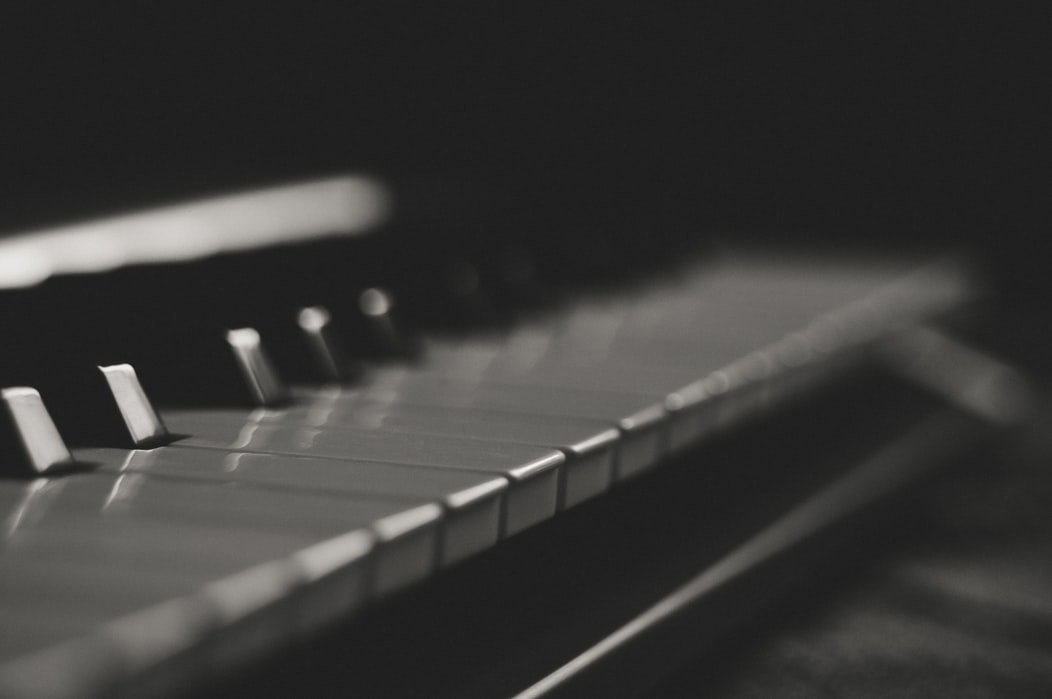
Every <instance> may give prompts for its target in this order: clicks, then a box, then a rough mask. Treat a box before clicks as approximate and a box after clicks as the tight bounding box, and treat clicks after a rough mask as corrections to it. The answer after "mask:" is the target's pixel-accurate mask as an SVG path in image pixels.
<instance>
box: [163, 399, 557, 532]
mask: <svg viewBox="0 0 1052 699" xmlns="http://www.w3.org/2000/svg"><path fill="white" fill-rule="evenodd" d="M165 420H166V421H167V422H168V424H169V426H170V427H171V429H172V430H173V431H174V432H178V433H181V434H187V435H189V436H188V437H186V438H185V439H183V440H181V441H179V442H178V444H179V445H181V446H189V447H203V448H208V449H217V448H218V449H227V450H245V451H259V452H272V453H276V454H289V455H293V456H314V457H321V458H326V459H339V460H352V461H386V462H390V463H393V464H416V465H419V466H429V467H434V468H450V469H457V470H461V471H474V472H482V473H489V474H499V475H502V476H504V477H506V478H507V479H508V481H509V488H508V492H507V496H506V507H505V512H504V520H503V525H502V526H503V533H504V534H505V535H511V534H515V533H518V532H520V531H522V530H524V529H526V528H528V527H531V526H533V525H535V524H538V523H540V522H542V521H544V520H546V519H548V518H550V517H552V516H553V515H554V514H555V511H556V505H557V502H558V485H559V473H560V470H561V467H562V464H563V463H564V462H565V460H566V457H565V456H564V455H563V454H562V452H559V451H556V450H554V449H545V448H542V447H530V446H523V445H517V444H506V443H497V442H483V441H479V440H467V439H457V438H452V437H444V436H439V435H421V434H409V433H388V432H378V431H376V430H339V431H336V430H320V429H316V428H310V427H283V426H282V427H279V426H274V425H265V424H260V423H258V422H252V423H247V424H246V423H243V422H242V423H238V422H229V423H220V422H217V421H215V420H210V419H204V420H199V419H197V418H195V417H194V415H193V413H179V414H171V413H165Z"/></svg>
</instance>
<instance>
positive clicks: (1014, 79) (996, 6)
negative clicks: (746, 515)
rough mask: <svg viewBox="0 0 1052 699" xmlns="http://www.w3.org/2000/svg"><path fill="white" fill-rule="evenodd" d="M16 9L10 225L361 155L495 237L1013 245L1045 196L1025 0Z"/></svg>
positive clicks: (1032, 33)
mask: <svg viewBox="0 0 1052 699" xmlns="http://www.w3.org/2000/svg"><path fill="white" fill-rule="evenodd" d="M26 4H27V5H28V4H29V3H26ZM18 12H19V13H22V14H21V15H20V16H15V12H13V11H12V10H11V9H8V10H5V12H4V13H3V14H4V17H3V21H2V22H0V25H2V28H0V34H2V36H0V38H2V39H3V40H2V41H0V47H2V48H0V52H2V53H0V72H2V73H3V88H2V91H0V100H2V102H0V127H2V128H0V139H2V140H0V146H2V158H0V231H8V232H10V231H14V230H18V229H19V228H24V227H35V226H37V225H44V224H47V223H50V222H56V221H63V220H67V219H70V218H76V217H79V216H83V215H89V214H94V213H104V212H108V211H112V210H119V209H120V208H122V207H126V206H129V205H132V204H138V203H151V202H160V201H166V200H170V199H175V198H179V197H181V196H184V195H193V194H201V193H207V192H210V191H212V190H215V189H217V188H228V187H239V186H243V185H248V184H253V183H263V182H271V181H274V180H280V179H282V178H285V177H289V176H297V175H305V174H313V173H318V172H327V171H332V170H340V169H348V168H349V169H355V170H365V171H372V172H377V173H380V174H383V175H385V176H387V177H389V178H391V179H392V181H393V182H395V184H396V186H397V187H399V188H401V190H402V191H404V192H408V193H409V194H407V195H406V198H404V199H403V205H405V206H409V205H410V204H411V205H412V206H414V207H417V208H419V209H420V210H422V211H428V212H432V211H433V212H434V213H433V215H434V216H436V217H440V218H442V219H443V220H450V221H454V222H455V221H458V220H461V218H459V217H463V220H470V221H472V222H473V224H472V225H477V226H480V227H485V228H487V229H492V230H493V234H494V235H499V234H500V233H501V231H500V229H501V227H502V226H506V225H518V226H520V227H522V228H532V229H535V230H536V231H538V232H540V231H542V230H548V231H556V230H558V231H559V233H560V234H563V233H565V232H566V231H572V230H573V228H574V227H575V226H603V225H613V224H614V223H616V224H617V225H621V226H624V227H625V228H626V230H628V229H631V230H637V231H643V232H646V233H647V234H651V235H659V234H660V231H661V230H662V228H664V227H669V226H679V227H688V228H691V229H695V228H696V229H697V230H698V231H699V232H711V231H728V230H729V231H760V232H762V233H764V234H765V235H772V236H775V235H777V236H786V237H788V238H789V240H796V239H803V238H809V237H811V236H814V235H816V234H823V235H825V236H827V237H830V238H833V239H837V240H844V239H847V240H852V239H857V240H867V241H874V240H875V241H879V242H883V241H885V240H887V241H891V242H895V241H913V240H917V239H918V238H919V239H923V240H934V241H945V242H970V243H976V242H978V243H980V244H986V245H987V246H988V247H989V249H991V250H993V251H996V252H998V253H999V254H1000V253H1005V254H1004V257H1006V258H1008V257H1012V258H1014V259H1018V258H1019V256H1020V255H1019V253H1020V252H1026V253H1027V255H1026V257H1027V258H1033V253H1034V251H1036V250H1037V248H1038V246H1039V243H1040V238H1041V237H1042V236H1043V234H1044V230H1045V226H1046V225H1047V223H1048V221H1049V216H1048V183H1049V177H1048V174H1049V173H1048V168H1047V155H1048V151H1047V149H1046V148H1045V146H1046V142H1047V138H1046V137H1045V132H1046V131H1047V128H1048V123H1049V122H1048V118H1047V117H1048V114H1047V113H1046V112H1045V110H1043V109H1042V108H1041V107H1040V106H1039V105H1040V104H1041V102H1042V98H1043V97H1044V93H1046V92H1048V85H1049V80H1050V78H1052V75H1050V70H1049V62H1048V61H1047V60H1046V57H1045V51H1044V45H1045V44H1046V43H1047V41H1048V30H1049V26H1048V25H1049V21H1048V16H1047V15H1048V11H1047V10H1046V9H1045V8H1044V7H1043V6H1042V4H1040V3H1035V5H1034V7H1033V8H1030V9H1026V8H1025V6H1011V7H1009V6H1006V4H1002V3H989V4H986V5H971V4H962V3H938V4H935V3H921V4H915V3H876V2H849V3H843V2H829V3H806V4H799V3H784V4H782V3H759V2H748V1H745V2H726V3H682V4H669V3H659V4H655V3H636V4H628V3H624V4H617V3H594V4H591V5H588V6H583V5H572V4H565V3H551V4H544V5H539V4H537V3H514V4H513V3H479V4H477V5H474V4H462V3H455V4H446V3H397V2H378V3H366V2H349V3H282V4H280V5H276V4H273V3H253V4H248V3H236V4H223V3H208V4H202V5H200V6H196V7H195V6H194V5H193V4H187V3H168V4H165V3H139V4H136V5H132V4H130V3H129V4H128V5H126V6H122V5H113V4H97V3H91V4H73V3H70V4H68V6H66V7H64V8H61V9H52V10H45V11H41V10H40V9H39V8H37V9H33V10H32V15H33V16H26V15H25V12H26V10H18ZM429 215H432V214H431V213H429ZM626 222H627V223H626ZM794 236H795V237H794ZM1031 263H1033V260H1032V259H1031ZM1031 269H1033V270H1038V271H1039V270H1040V269H1041V266H1040V265H1034V264H1031Z"/></svg>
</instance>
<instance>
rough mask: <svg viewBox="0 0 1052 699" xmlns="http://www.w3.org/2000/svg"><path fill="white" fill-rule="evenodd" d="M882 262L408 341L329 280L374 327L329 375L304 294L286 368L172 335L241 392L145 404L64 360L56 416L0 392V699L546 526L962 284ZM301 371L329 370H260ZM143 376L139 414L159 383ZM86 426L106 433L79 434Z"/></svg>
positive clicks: (274, 627) (108, 669)
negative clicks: (382, 350) (296, 343)
mask: <svg viewBox="0 0 1052 699" xmlns="http://www.w3.org/2000/svg"><path fill="white" fill-rule="evenodd" d="M351 218H353V217H351ZM248 220H252V217H251V216H249V217H248ZM282 220H285V221H287V219H282ZM238 221H239V223H238V224H237V226H241V225H242V224H241V223H240V221H241V219H240V218H239V219H238ZM289 225H291V224H289ZM293 227H294V228H295V227H296V226H293ZM104 229H105V226H104V225H103V226H96V227H94V228H92V229H91V235H93V236H97V235H100V232H99V231H101V230H104ZM120 230H123V229H120ZM238 230H239V231H240V228H239V229H238ZM122 235H123V234H122ZM239 235H242V234H241V233H239ZM238 240H241V239H240V238H239V239H238ZM238 244H241V243H238ZM348 244H349V245H350V244H353V243H348ZM232 245H233V244H232ZM147 261H149V260H147ZM195 264H200V263H195ZM191 267H192V265H191ZM59 271H60V272H61V271H63V270H61V269H59ZM184 271H185V270H184ZM906 272H909V270H903V269H901V268H900V267H899V266H897V265H893V264H886V265H882V264H873V263H868V264H853V263H851V262H846V261H840V262H836V263H833V262H830V261H827V260H808V259H806V258H798V259H794V258H763V257H759V256H747V255H743V256H738V257H735V256H725V257H721V258H718V259H709V258H705V257H703V258H701V259H700V260H699V261H698V262H697V263H694V264H690V265H686V264H685V265H683V266H682V267H681V268H680V269H678V270H677V271H676V272H675V273H674V274H671V275H670V276H668V277H665V278H658V279H649V280H644V281H634V282H632V283H631V284H629V285H628V286H627V287H626V288H622V289H615V290H605V291H602V290H600V291H594V292H591V293H588V294H583V295H579V296H576V297H575V298H574V299H573V300H572V301H571V302H568V303H560V304H557V305H554V306H550V307H548V308H546V309H545V310H543V311H541V312H535V313H533V314H531V315H528V316H526V317H524V318H521V319H520V320H518V321H517V322H514V323H511V324H498V325H496V326H494V325H490V326H488V327H486V328H481V329H479V330H477V331H474V332H468V333H458V334H449V333H432V334H428V335H426V336H425V337H423V339H422V342H420V343H419V344H420V350H419V352H418V351H417V348H416V345H417V344H418V343H417V340H416V339H415V338H411V337H409V335H408V334H407V332H406V331H405V329H404V327H402V326H400V325H398V321H396V319H394V316H393V315H390V314H389V313H388V311H389V310H390V309H389V308H386V307H385V304H390V303H392V301H393V302H394V303H397V301H398V297H397V296H395V297H391V296H389V295H386V294H384V293H383V292H380V291H378V290H377V291H373V292H372V294H371V295H368V294H367V295H364V296H362V297H357V296H355V294H356V293H357V289H355V285H356V283H357V282H356V280H355V279H351V278H348V279H346V280H344V281H345V285H346V289H345V292H346V294H347V295H349V296H352V297H354V298H356V299H357V300H358V301H359V303H358V304H357V305H358V306H359V307H360V309H361V311H362V316H363V317H364V318H365V319H364V320H363V318H359V319H358V321H359V326H358V327H359V328H362V327H366V326H367V324H368V323H369V322H374V321H375V322H377V323H379V324H380V325H379V326H378V327H380V329H381V331H382V332H381V335H382V336H384V337H386V338H387V339H388V340H389V341H390V342H388V348H389V349H388V352H387V357H388V359H387V360H386V361H372V362H370V363H368V364H366V365H365V366H364V368H360V367H357V366H352V365H351V363H350V361H349V360H348V359H347V358H346V357H345V355H344V354H342V350H341V348H340V347H339V345H338V344H337V342H336V341H335V339H334V337H333V334H334V333H335V331H334V329H333V328H334V326H333V325H332V324H331V323H330V321H332V320H334V319H338V318H339V314H338V313H337V312H336V311H335V310H333V311H332V312H331V313H330V311H328V310H326V309H325V308H322V307H310V308H309V309H308V312H307V313H306V314H304V313H303V312H301V313H300V314H299V315H298V316H297V317H291V316H289V317H287V318H285V319H284V320H283V321H282V322H284V323H285V324H286V325H287V327H288V328H289V331H290V332H293V331H295V332H296V333H302V334H303V337H304V338H305V339H306V341H307V344H308V345H309V347H310V348H312V349H311V350H310V351H309V352H307V353H306V354H297V355H295V356H296V358H295V362H299V363H300V365H295V364H294V363H293V362H291V361H289V360H288V357H289V356H292V355H293V354H294V353H285V352H283V351H282V350H283V348H282V347H275V350H276V351H275V352H274V353H273V354H269V353H268V351H269V346H268V340H269V338H270V337H271V336H270V335H268V334H267V333H266V332H265V331H264V330H263V329H260V330H259V332H257V331H256V329H255V328H252V327H240V328H238V327H236V326H233V325H232V326H231V328H232V329H231V331H230V332H228V333H226V334H225V336H224V335H223V334H220V333H216V334H215V335H212V336H207V337H191V335H193V334H194V333H196V332H198V327H197V326H187V327H185V328H183V330H184V331H185V333H186V335H187V337H186V352H187V354H186V355H185V356H181V357H180V360H181V362H184V363H185V366H179V367H176V366H174V365H172V364H171V362H172V358H173V357H175V356H179V354H180V351H179V348H175V349H174V350H173V352H172V353H170V354H168V355H166V357H165V360H164V361H167V362H169V365H170V368H171V369H172V371H173V372H175V371H176V370H178V371H179V372H182V373H181V374H180V375H187V374H192V373H193V372H194V371H195V366H196V362H197V361H198V357H197V356H196V355H194V354H193V353H192V351H193V350H194V349H195V348H197V347H199V346H204V345H207V346H208V347H209V351H212V349H215V351H216V356H218V355H219V354H220V353H223V354H225V356H227V357H228V358H230V360H231V361H230V363H229V367H228V369H227V371H228V374H227V375H225V376H224V379H226V380H229V381H230V382H233V383H240V384H241V388H242V391H243V393H244V395H247V396H249V398H248V399H247V400H244V401H242V402H241V403H240V404H238V403H237V402H235V401H232V400H221V401H218V402H217V401H214V400H211V399H210V397H208V398H209V399H206V397H205V396H202V401H201V404H200V405H198V406H193V405H189V406H188V405H186V404H185V401H179V403H180V404H176V405H171V406H170V407H160V408H156V407H155V406H154V405H153V404H152V402H151V401H150V399H151V398H152V397H153V396H154V395H155V391H154V390H153V389H152V386H153V384H152V383H151V379H152V378H154V377H158V376H159V375H160V373H161V372H162V371H163V370H164V368H165V367H164V366H163V362H161V361H157V362H156V363H155V364H152V365H151V360H153V359H154V357H153V356H151V354H150V353H149V351H147V350H143V351H142V352H141V353H140V354H139V355H137V356H136V359H135V360H134V361H133V362H132V363H131V364H120V363H119V362H121V361H123V359H124V357H121V356H113V354H111V355H108V356H98V355H96V356H92V357H90V358H89V362H88V364H89V365H88V366H87V367H86V368H82V369H78V370H77V371H78V372H82V373H77V376H87V375H88V374H92V375H95V374H98V372H97V371H96V369H95V368H94V366H93V365H92V364H91V362H96V363H103V367H102V373H101V374H98V375H97V376H96V378H98V379H99V381H98V385H99V386H102V387H103V388H104V390H105V391H108V392H109V397H108V398H107V399H103V400H100V401H99V402H95V403H92V404H91V405H90V406H89V408H88V409H90V411H95V414H94V415H91V416H90V419H86V421H85V422H84V423H81V424H78V423H77V422H76V421H75V420H71V419H70V418H69V415H70V411H68V410H65V409H64V407H65V406H66V405H67V404H68V402H69V399H68V398H67V397H64V396H63V395H62V391H63V383H62V382H60V381H53V382H51V383H48V377H47V376H42V377H41V379H40V381H41V382H43V383H40V384H39V385H34V386H32V387H18V386H11V388H9V389H7V390H5V392H4V394H3V404H4V406H5V408H6V414H4V415H3V417H4V418H5V422H4V424H3V430H4V435H3V438H4V445H3V446H4V447H5V450H4V456H3V459H4V463H3V470H4V473H5V474H8V476H9V477H7V478H5V479H3V480H0V514H2V516H3V522H4V537H3V540H2V546H3V549H2V553H0V620H2V628H3V631H2V632H0V694H2V695H3V696H11V697H88V696H100V695H110V694H114V693H118V694H119V693H122V692H123V693H126V694H128V695H135V696H140V695H142V694H144V693H149V692H154V691H156V692H158V693H161V694H164V693H169V692H171V691H173V688H178V687H185V686H188V684H189V683H192V682H193V681H195V679H199V678H207V677H209V676H211V675H214V674H217V673H221V672H223V671H225V670H226V669H227V668H230V667H237V666H239V665H243V664H244V663H247V662H250V661H252V660H253V659H256V658H259V657H261V656H262V655H263V654H265V653H266V652H268V651H270V650H272V649H273V648H275V647H280V646H281V645H282V644H287V643H289V642H290V640H294V639H298V638H305V637H309V636H310V635H311V634H315V633H317V632H318V631H319V630H321V629H324V628H326V627H328V626H330V625H332V624H334V623H336V622H340V621H343V620H345V619H347V618H349V617H351V616H352V615H353V614H354V613H355V612H356V611H358V610H360V609H362V608H364V607H366V606H367V605H369V604H370V603H371V602H372V601H374V600H377V599H380V598H385V597H388V596H390V595H392V594H393V593H395V592H397V591H399V590H403V589H405V588H407V587H409V586H413V585H419V584H422V583H423V584H426V583H425V581H426V580H427V579H428V578H429V577H432V576H435V575H439V574H440V573H441V571H443V569H445V568H447V567H449V566H452V565H455V564H458V563H460V562H462V561H464V560H466V559H468V558H469V557H472V556H476V555H478V554H480V553H482V552H484V551H487V550H488V549H490V548H492V547H499V546H501V545H502V541H504V540H505V539H507V538H509V537H514V536H516V535H517V534H519V533H520V532H523V531H526V530H528V529H531V528H533V527H536V526H537V525H540V524H542V523H544V522H546V521H548V520H552V519H554V520H555V523H554V524H553V526H557V523H558V519H559V516H560V513H562V512H564V511H566V510H569V509H571V508H574V507H576V506H578V505H580V504H581V503H584V502H586V501H589V500H592V499H597V498H602V497H604V495H605V494H606V493H608V492H609V491H611V490H612V489H615V488H622V487H624V488H631V487H633V485H632V480H633V479H634V478H637V477H640V476H642V475H644V474H646V473H647V472H650V471H653V470H655V469H659V468H660V467H661V466H662V464H663V463H664V462H665V461H666V460H667V459H668V458H669V457H670V456H671V455H673V454H679V453H683V452H684V451H685V450H687V449H689V448H691V447H693V446H695V445H697V444H698V443H699V442H702V441H704V440H705V439H707V438H709V437H710V436H712V435H714V434H718V433H721V432H724V431H726V430H727V429H729V428H731V427H735V426H738V425H740V424H742V423H743V422H744V421H747V420H749V419H752V418H754V417H756V416H757V415H761V414H763V413H765V412H769V411H771V410H773V409H775V408H778V407H779V406H784V405H786V404H789V403H791V402H793V401H795V400H798V399H799V398H800V396H802V395H805V394H807V393H808V392H810V391H813V390H815V389H816V388H817V387H818V386H821V385H823V384H824V383H827V382H830V381H834V380H836V379H837V377H840V376H843V375H845V374H847V373H850V372H852V371H853V370H854V369H855V368H856V367H858V366H859V365H860V364H865V363H867V362H869V361H872V360H873V359H874V358H876V357H878V356H880V351H879V350H880V348H881V346H882V343H884V342H886V341H887V340H888V339H889V338H893V337H895V336H897V335H898V334H900V333H902V332H904V331H906V330H909V329H910V328H913V327H915V326H917V325H918V324H921V323H924V322H926V321H928V320H930V319H932V318H937V317H939V316H941V315H944V314H946V313H948V312H951V311H953V310H955V309H957V308H959V307H960V306H961V305H962V304H964V303H965V302H966V301H968V299H969V297H970V294H971V287H970V285H969V283H968V281H967V279H966V278H965V276H964V275H963V274H962V273H961V272H960V271H959V270H958V269H956V268H955V267H954V266H953V265H950V264H943V265H934V266H930V267H926V268H922V269H920V270H919V271H917V270H914V271H912V272H909V273H906ZM19 293H22V294H24V293H27V292H26V290H21V291H20V292H19ZM310 302H313V301H312V300H311V299H304V303H310ZM331 305H332V306H333V308H334V309H335V308H337V307H339V304H338V303H337V302H336V301H335V300H334V301H333V303H332V304H331ZM353 305H354V304H351V306H348V307H352V308H353ZM226 306H227V302H224V303H223V304H222V309H221V310H225V308H226ZM196 310H197V312H199V313H204V314H207V313H208V312H209V311H208V310H207V309H202V308H198V309H196ZM162 315H163V314H162ZM179 317H180V318H181V317H182V316H179ZM297 318H298V320H299V323H298V324H297V322H296V321H297ZM238 321H239V318H237V317H232V318H231V322H232V323H236V322H238ZM219 322H221V323H223V322H227V321H226V320H223V319H220V320H219ZM363 324H365V325H363ZM161 325H162V324H156V325H154V326H153V327H156V328H157V329H158V332H162V331H163V330H164V329H163V328H162V327H161ZM177 330H178V328H177ZM143 331H144V332H148V329H144V330H143ZM169 332H170V329H169ZM383 333H386V335H383ZM178 336H179V333H178V332H176V333H174V334H169V335H166V337H178ZM351 339H352V340H353V338H351ZM87 345H88V346H89V347H92V348H93V351H94V350H95V349H98V351H99V352H102V349H101V348H102V347H103V345H102V344H99V345H98V346H97V347H96V346H95V345H94V344H93V342H91V341H89V342H88V343H87ZM145 346H146V345H144V347H145ZM399 347H401V348H403V349H405V348H407V347H408V348H410V349H408V350H406V351H397V350H398V348H399ZM114 354H119V353H114ZM133 354H134V353H133ZM48 356H50V355H48ZM202 361H203V359H202ZM107 362H114V363H109V364H107ZM303 362H313V363H314V364H313V369H311V370H308V369H307V368H306V367H305V366H303V365H302V363H303ZM45 373H46V371H45ZM59 373H60V375H61V376H62V377H67V376H71V375H72V374H67V373H63V372H59ZM74 373H76V372H74ZM312 374H313V375H317V376H321V377H327V380H317V381H314V382H310V383H308V382H305V383H293V384H292V385H291V386H290V385H287V384H286V383H285V380H284V378H283V376H284V375H291V376H304V375H312ZM103 378H104V379H105V381H103V380H102V379H103ZM336 379H340V381H336ZM63 380H64V378H63ZM85 381H88V380H87V379H85ZM5 382H6V376H5ZM88 382H89V383H90V381H88ZM157 385H158V386H159V387H160V388H161V390H160V391H159V392H156V395H158V396H159V398H160V400H159V401H158V402H159V403H161V404H164V402H165V398H166V397H169V396H176V397H179V398H181V397H182V396H183V394H180V393H179V391H178V390H176V389H177V388H178V387H175V388H173V389H172V392H171V393H168V392H166V391H167V387H165V386H164V382H163V381H158V382H157ZM79 386H80V385H79V384H78V385H77V386H76V387H75V386H74V385H73V384H72V383H70V384H68V387H69V390H70V391H73V390H74V388H76V390H77V391H79V390H80V388H79ZM36 388H39V389H40V392H39V393H38V392H37V391H36V390H35V389H36ZM75 395H76V396H77V397H78V400H79V396H81V395H82V394H81V393H76V394H75ZM84 395H86V394H84ZM51 406H56V408H57V409H56V410H53V414H54V420H53V421H52V417H51V416H50V415H49V413H48V411H47V408H48V407H51ZM81 410H82V411H84V410H85V407H84V406H83V405H82V407H81ZM104 422H105V423H107V424H114V425H117V427H116V428H114V429H115V430H116V431H110V432H104V433H99V434H97V435H95V438H94V439H93V438H92V435H91V434H88V435H87V436H85V431H86V430H85V425H98V424H102V423H104ZM55 425H57V431H56V428H55ZM117 432H119V433H120V434H117ZM63 435H68V436H69V442H70V443H71V444H72V447H71V448H69V449H68V451H67V447H66V444H65V443H64V442H63V440H62V438H61V436H63ZM698 468H704V464H698Z"/></svg>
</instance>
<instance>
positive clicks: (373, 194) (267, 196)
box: [0, 175, 391, 289]
mask: <svg viewBox="0 0 1052 699" xmlns="http://www.w3.org/2000/svg"><path fill="white" fill-rule="evenodd" d="M390 201H391V197H390V194H389V192H388V189H387V188H386V187H385V186H384V185H383V184H382V183H380V182H379V181H378V180H376V179H373V178H371V177H367V176H362V175H340V176H335V177H326V178H321V179H315V180H307V181H302V182H294V183H289V184H285V185H280V186H275V187H267V188H263V189H255V190H250V191H245V192H239V193H235V194H228V195H223V196H216V197H210V198H206V199H199V200H196V201H190V202H186V203H182V204H174V205H169V206H162V207H157V208H152V209H146V210H143V211H138V212H133V213H128V214H122V215H118V216H110V217H107V218H100V219H95V220H93V221H87V222H83V223H76V224H72V225H68V226H59V227H56V228H49V229H45V230H38V231H29V232H26V233H23V234H19V235H15V236H10V237H7V238H5V239H3V240H0V289H5V288H18V287H26V286H32V285H34V284H39V283H40V282H43V281H45V280H46V279H47V278H48V277H51V276H53V275H57V274H82V273H90V272H104V271H106V270H110V269H115V268H118V267H123V266H125V265H136V264H147V263H156V262H182V261H189V260H196V259H200V258H203V257H209V256H211V255H217V254H222V253H228V252H237V251H243V250H251V249H255V248H262V247H266V246H270V245H280V244H292V243H299V242H305V241H308V240H314V239H319V238H327V237H335V236H353V235H361V234H364V233H367V232H369V231H370V230H371V229H372V228H374V227H375V226H376V225H378V224H379V223H381V222H382V221H383V220H384V219H385V218H386V217H387V215H388V212H389V210H390Z"/></svg>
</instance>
